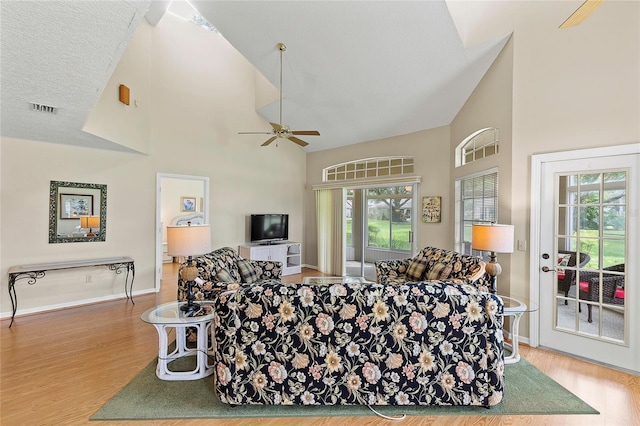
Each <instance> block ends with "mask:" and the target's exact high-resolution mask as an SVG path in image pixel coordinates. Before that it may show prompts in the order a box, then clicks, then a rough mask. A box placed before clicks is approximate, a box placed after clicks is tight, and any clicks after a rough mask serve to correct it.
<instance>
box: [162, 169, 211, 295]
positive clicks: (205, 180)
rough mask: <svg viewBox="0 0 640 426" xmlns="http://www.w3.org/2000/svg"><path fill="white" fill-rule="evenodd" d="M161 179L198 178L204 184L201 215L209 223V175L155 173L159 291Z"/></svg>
mask: <svg viewBox="0 0 640 426" xmlns="http://www.w3.org/2000/svg"><path fill="white" fill-rule="evenodd" d="M162 179H185V180H199V181H202V183H203V185H204V194H203V200H202V215H203V220H204V223H209V177H208V176H190V175H177V174H172V173H157V174H156V270H155V281H156V283H155V290H156V292H158V291H160V281H161V279H162V188H161V186H162V185H161V184H162Z"/></svg>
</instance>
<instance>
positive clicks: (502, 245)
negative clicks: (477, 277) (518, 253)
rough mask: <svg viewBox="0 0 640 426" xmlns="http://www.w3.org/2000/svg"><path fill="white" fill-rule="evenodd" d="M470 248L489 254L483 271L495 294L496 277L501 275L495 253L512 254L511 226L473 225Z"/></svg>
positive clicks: (495, 224) (500, 267)
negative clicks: (489, 278) (487, 275)
mask: <svg viewBox="0 0 640 426" xmlns="http://www.w3.org/2000/svg"><path fill="white" fill-rule="evenodd" d="M471 247H472V248H473V249H474V250H480V251H488V252H490V255H489V256H490V260H489V263H487V266H486V268H485V270H486V271H487V273H488V274H489V275H490V276H491V286H492V289H493V292H494V293H495V292H497V291H498V286H497V277H498V275H500V273H502V266H500V264H499V263H498V262H497V261H496V253H513V225H500V224H497V223H482V224H473V225H472V227H471Z"/></svg>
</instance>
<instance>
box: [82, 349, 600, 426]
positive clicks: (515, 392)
mask: <svg viewBox="0 0 640 426" xmlns="http://www.w3.org/2000/svg"><path fill="white" fill-rule="evenodd" d="M155 369H156V361H155V360H154V361H152V362H151V363H150V364H149V365H147V366H146V367H145V369H144V370H142V371H141V372H140V374H138V375H137V376H136V377H135V378H134V379H133V380H132V381H131V382H130V383H129V384H128V385H127V386H125V387H124V388H123V389H122V390H121V391H120V392H118V393H117V394H116V395H115V396H114V397H113V398H112V399H111V400H110V401H109V402H107V403H106V404H105V405H104V406H103V407H102V408H101V409H100V410H99V411H98V412H97V413H95V414H94V415H93V416H92V417H91V420H149V419H193V418H198V419H200V418H206V419H214V418H242V417H335V416H374V415H375V414H374V413H373V412H371V411H370V410H369V409H368V408H367V407H366V406H353V405H340V406H306V405H305V406H283V405H278V406H265V405H244V406H238V407H235V408H232V407H229V406H228V405H226V404H223V403H221V402H220V401H219V400H218V398H217V396H216V395H215V393H214V390H213V377H207V378H204V379H200V380H193V381H173V382H172V381H164V380H160V379H158V378H157V377H156V374H155ZM505 383H506V385H505V396H504V399H503V400H502V402H501V403H500V404H498V405H496V406H494V407H491V408H490V409H486V408H483V407H424V406H407V407H395V406H381V407H376V409H377V410H378V411H380V412H381V413H382V414H385V415H389V416H392V415H397V414H400V413H404V414H407V415H408V416H435V415H442V416H445V415H455V416H461V415H462V416H474V415H476V416H490V415H525V414H599V412H598V411H596V410H595V409H594V408H592V407H591V406H589V405H588V404H587V403H585V402H584V401H582V400H581V399H580V398H578V397H577V396H575V395H574V394H573V393H571V392H569V391H568V390H567V389H565V388H564V387H562V386H560V385H559V384H558V383H557V382H555V381H554V380H552V379H551V378H550V377H548V376H547V375H545V374H544V373H542V372H541V371H540V370H538V369H537V368H536V367H534V366H533V365H531V364H529V363H528V362H527V361H525V360H521V361H520V362H519V363H517V364H510V365H507V366H506V367H505Z"/></svg>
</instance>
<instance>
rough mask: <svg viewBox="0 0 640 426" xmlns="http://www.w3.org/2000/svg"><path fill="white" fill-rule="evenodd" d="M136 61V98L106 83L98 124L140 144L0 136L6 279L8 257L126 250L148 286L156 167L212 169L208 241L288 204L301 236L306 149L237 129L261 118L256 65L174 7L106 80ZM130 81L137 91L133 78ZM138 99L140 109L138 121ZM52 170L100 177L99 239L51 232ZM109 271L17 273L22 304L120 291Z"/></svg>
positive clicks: (230, 240)
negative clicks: (110, 146) (52, 238)
mask: <svg viewBox="0 0 640 426" xmlns="http://www.w3.org/2000/svg"><path fill="white" fill-rule="evenodd" d="M137 61H140V64H136V62H137ZM131 62H133V63H131ZM138 66H140V67H142V68H143V69H144V68H149V69H151V70H152V71H151V72H150V73H149V75H148V76H147V79H148V82H147V83H146V84H148V86H149V90H148V92H146V95H144V96H140V97H141V98H142V99H141V102H140V106H139V107H138V108H139V109H138V110H136V109H135V106H134V105H131V106H129V107H127V108H124V109H123V108H122V104H120V103H119V101H118V97H117V91H115V93H114V92H113V90H111V89H109V90H105V91H104V93H103V96H102V98H101V99H100V101H99V105H100V110H101V111H102V113H103V114H104V116H105V121H104V123H103V126H104V127H108V126H107V124H108V125H109V126H115V125H118V126H121V127H123V128H122V129H119V130H118V131H117V132H115V131H114V133H113V134H115V133H117V134H119V135H123V136H122V137H125V138H126V137H127V135H129V134H131V135H135V137H134V139H136V141H135V142H134V141H132V142H131V144H127V143H123V144H124V145H126V146H127V148H131V147H132V146H134V145H135V146H136V147H143V146H144V145H145V143H148V147H149V148H148V150H147V151H148V152H147V153H146V154H139V153H134V152H112V151H103V150H95V149H88V148H79V147H72V146H66V145H62V144H53V143H42V142H37V141H25V140H17V139H10V138H2V139H1V140H0V159H1V161H2V163H1V175H0V185H1V187H0V190H1V193H2V204H1V206H0V217H1V220H2V221H1V224H0V225H1V226H0V228H1V236H0V245H1V247H2V251H1V258H0V275H1V277H2V278H1V279H2V287H3V288H5V289H6V288H7V287H6V286H7V278H8V277H7V270H8V268H9V267H11V266H14V265H22V264H28V263H40V262H49V261H65V260H77V259H89V258H102V257H109V256H131V257H133V258H134V259H135V265H136V280H135V287H134V292H143V291H153V288H154V270H155V247H156V246H155V244H156V242H155V232H154V229H155V217H156V174H157V173H159V172H160V173H169V174H178V175H191V176H208V177H209V178H210V193H209V197H210V221H211V228H212V246H213V248H218V247H221V246H231V247H236V248H237V245H238V244H241V243H243V242H245V241H246V235H247V232H248V230H247V229H246V217H247V216H248V215H250V214H251V213H269V212H282V213H289V214H290V232H289V235H290V238H291V240H294V241H295V240H302V238H303V223H302V221H303V214H302V210H303V206H304V197H305V189H304V188H305V173H306V163H305V157H306V155H305V153H304V151H302V150H301V149H299V148H297V147H296V146H295V145H294V144H279V145H280V146H278V147H276V146H275V144H272V146H270V147H268V148H264V147H260V143H261V142H262V140H261V138H260V136H255V137H254V136H247V135H238V134H237V133H238V131H242V130H259V129H268V128H269V125H268V123H267V122H266V121H265V120H264V119H262V118H261V117H259V116H258V115H257V114H256V112H255V110H254V108H253V105H254V93H255V84H256V81H260V79H259V78H256V71H255V68H254V67H253V66H251V65H250V64H249V63H248V62H247V61H246V60H245V59H244V58H243V57H242V56H241V55H240V54H239V53H237V52H236V51H235V49H233V48H232V47H231V46H230V45H229V44H228V43H227V42H226V41H225V40H224V39H223V38H222V37H220V36H218V35H216V34H213V33H210V32H207V31H206V30H204V29H202V28H200V27H198V26H196V25H193V24H190V23H188V22H185V21H182V20H180V19H178V18H175V17H173V16H172V15H166V16H165V17H164V18H163V19H162V21H161V22H160V23H159V25H158V26H157V27H150V26H149V25H148V24H147V23H146V21H143V22H142V24H141V27H140V28H139V30H138V32H137V33H136V34H135V36H134V40H133V41H132V43H131V45H130V46H129V48H128V50H127V52H126V53H125V55H123V59H122V61H121V63H119V64H118V67H117V69H116V71H115V72H114V75H113V77H112V79H111V81H110V82H109V84H108V86H107V87H111V88H113V87H117V84H116V83H118V84H119V82H120V81H123V82H130V81H131V82H135V81H137V76H133V78H131V79H129V78H128V71H127V70H136V69H138V68H137V67H138ZM131 86H132V87H131V89H132V95H133V96H134V97H136V96H137V95H138V94H139V93H140V92H139V91H138V88H137V83H132V84H131ZM276 95H277V94H276ZM140 109H142V110H145V111H146V114H142V118H140V119H139V120H138V119H136V117H135V116H137V115H139V114H138V111H140ZM122 114H131V115H132V116H133V117H128V116H126V117H125V118H126V119H125V118H122V117H120V116H121V115H122ZM129 118H132V119H131V120H129ZM145 126H147V128H145ZM108 130H109V129H105V130H104V133H103V134H106V133H108ZM144 135H147V136H144ZM144 137H147V138H148V140H147V141H144V140H143V139H144ZM61 142H62V141H61ZM140 151H145V149H143V148H140ZM51 180H68V181H73V182H88V183H100V184H106V185H107V236H106V241H105V242H99V243H68V244H49V243H48V209H49V195H48V191H49V182H50V181H51ZM88 274H92V275H93V277H92V283H91V285H90V284H89V283H86V282H85V281H86V275H88ZM114 275H115V274H113V273H112V272H110V271H108V270H106V268H104V267H103V268H97V269H95V270H94V269H91V268H89V270H85V269H78V270H74V271H66V272H58V273H49V274H47V276H46V277H45V279H43V280H39V281H38V282H37V284H35V285H33V286H30V285H27V284H26V283H25V282H24V281H23V282H19V283H18V285H17V292H18V298H19V302H20V304H19V308H20V311H21V312H32V311H38V310H42V309H44V308H46V307H58V306H67V305H70V304H75V303H79V302H80V301H93V300H100V299H104V298H109V297H115V296H118V295H121V294H122V293H123V288H122V285H121V284H122V281H121V277H118V278H114ZM119 280H120V281H119ZM0 298H1V301H0V302H1V308H0V312H1V313H2V315H3V316H6V315H8V314H9V311H10V306H11V305H10V302H9V300H8V297H7V292H6V290H5V291H3V292H2V293H0ZM123 303H124V302H123ZM20 311H19V312H20Z"/></svg>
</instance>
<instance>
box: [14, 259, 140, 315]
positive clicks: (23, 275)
mask: <svg viewBox="0 0 640 426" xmlns="http://www.w3.org/2000/svg"><path fill="white" fill-rule="evenodd" d="M88 266H107V267H108V268H109V270H111V271H114V272H115V273H116V274H120V273H122V272H125V271H126V276H125V279H124V294H125V295H126V296H127V299H128V300H131V303H133V304H135V302H134V301H133V280H134V279H135V277H136V269H135V266H134V264H133V259H132V258H130V257H107V258H102V259H86V260H74V261H69V262H51V263H36V264H32V265H20V266H12V267H11V268H9V297H10V298H11V309H12V314H11V323H10V324H9V327H11V326H12V325H13V320H14V318H15V316H16V311H17V310H18V295H17V294H16V281H18V280H22V279H27V280H28V281H27V284H30V285H33V284H35V283H36V281H37V280H39V279H40V278H44V276H45V273H46V272H47V271H56V270H61V269H72V268H86V267H88ZM130 276H131V280H130V281H129V277H130ZM127 287H128V288H127Z"/></svg>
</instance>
